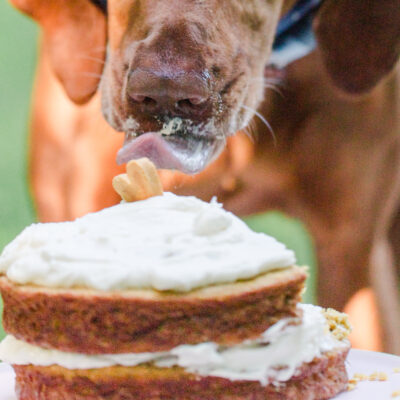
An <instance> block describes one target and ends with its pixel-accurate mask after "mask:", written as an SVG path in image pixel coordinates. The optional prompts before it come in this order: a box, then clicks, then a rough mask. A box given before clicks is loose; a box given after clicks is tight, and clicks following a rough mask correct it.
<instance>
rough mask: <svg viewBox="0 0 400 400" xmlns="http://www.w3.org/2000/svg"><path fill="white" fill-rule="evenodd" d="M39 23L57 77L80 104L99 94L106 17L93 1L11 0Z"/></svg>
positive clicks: (104, 50)
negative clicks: (96, 93) (97, 92)
mask: <svg viewBox="0 0 400 400" xmlns="http://www.w3.org/2000/svg"><path fill="white" fill-rule="evenodd" d="M10 1H11V3H12V4H13V5H14V6H15V7H17V8H19V9H20V10H21V11H23V12H24V13H26V14H28V15H29V16H31V17H32V18H34V19H35V20H37V21H38V22H39V24H40V25H41V26H42V28H43V31H44V46H45V49H46V50H47V51H49V53H50V59H51V62H52V67H53V69H54V72H55V74H56V75H57V77H58V78H59V80H60V81H61V83H62V84H63V86H64V88H65V90H66V92H67V94H68V96H69V97H70V98H71V100H73V101H74V102H76V103H84V102H86V101H88V100H89V99H90V98H91V96H92V95H93V94H94V93H95V92H96V90H97V87H98V84H99V81H100V76H101V73H102V70H103V63H104V59H105V52H106V35H107V33H106V16H105V14H104V13H103V12H102V11H101V10H100V8H98V7H97V6H95V5H94V4H93V3H92V2H91V1H90V0H10Z"/></svg>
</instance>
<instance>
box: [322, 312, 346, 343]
mask: <svg viewBox="0 0 400 400" xmlns="http://www.w3.org/2000/svg"><path fill="white" fill-rule="evenodd" d="M324 316H325V318H326V322H327V325H328V329H329V331H330V332H331V333H332V335H333V336H335V338H336V339H337V340H344V339H347V337H348V336H349V334H350V332H351V325H350V322H349V319H348V317H347V315H346V314H343V313H341V312H339V311H336V310H334V309H332V308H328V309H327V310H325V311H324Z"/></svg>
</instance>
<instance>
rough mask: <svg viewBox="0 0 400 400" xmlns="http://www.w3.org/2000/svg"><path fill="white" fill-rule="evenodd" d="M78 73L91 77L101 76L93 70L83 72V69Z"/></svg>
mask: <svg viewBox="0 0 400 400" xmlns="http://www.w3.org/2000/svg"><path fill="white" fill-rule="evenodd" d="M80 74H81V75H85V76H90V77H93V78H101V77H102V76H103V75H102V74H96V73H94V72H85V71H83V72H80Z"/></svg>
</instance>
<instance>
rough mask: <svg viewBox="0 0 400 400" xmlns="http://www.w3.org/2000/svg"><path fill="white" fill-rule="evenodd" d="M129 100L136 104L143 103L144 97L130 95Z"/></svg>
mask: <svg viewBox="0 0 400 400" xmlns="http://www.w3.org/2000/svg"><path fill="white" fill-rule="evenodd" d="M131 99H132V100H133V101H136V102H137V103H143V102H144V100H145V99H146V96H140V95H132V96H131Z"/></svg>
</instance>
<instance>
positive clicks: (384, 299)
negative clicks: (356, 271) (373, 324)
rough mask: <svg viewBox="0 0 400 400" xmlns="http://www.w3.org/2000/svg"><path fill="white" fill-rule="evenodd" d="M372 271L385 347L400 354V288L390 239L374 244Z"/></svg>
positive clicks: (399, 234)
mask: <svg viewBox="0 0 400 400" xmlns="http://www.w3.org/2000/svg"><path fill="white" fill-rule="evenodd" d="M397 236H399V237H398V238H393V239H395V242H397V243H396V245H397V246H398V245H399V244H400V241H399V238H400V232H397ZM397 251H398V249H397ZM370 273H371V283H372V288H373V289H374V292H375V297H376V299H377V303H378V308H379V310H380V317H381V321H382V326H383V333H384V338H383V340H384V348H385V349H386V350H387V351H390V352H391V353H394V354H400V288H399V281H398V277H397V274H396V269H395V258H394V254H393V252H392V248H391V246H390V243H389V241H388V240H384V239H381V240H379V241H377V242H376V243H375V244H374V247H373V251H372V253H371V264H370Z"/></svg>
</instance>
